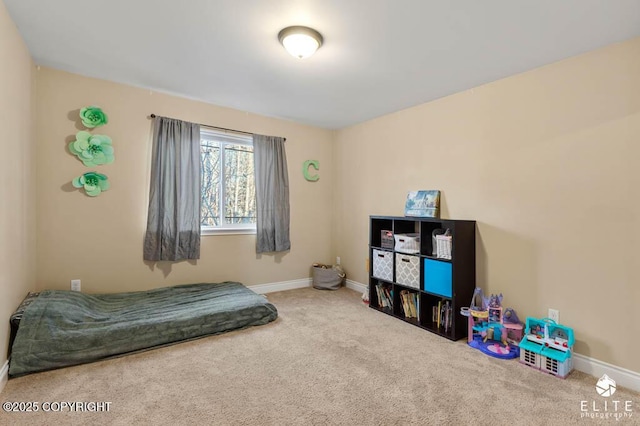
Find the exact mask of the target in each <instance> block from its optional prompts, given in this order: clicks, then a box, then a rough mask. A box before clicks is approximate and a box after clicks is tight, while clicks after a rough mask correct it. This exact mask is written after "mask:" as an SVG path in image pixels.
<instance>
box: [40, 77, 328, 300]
mask: <svg viewBox="0 0 640 426" xmlns="http://www.w3.org/2000/svg"><path fill="white" fill-rule="evenodd" d="M37 88H38V100H37V141H38V142H37V143H38V151H37V167H38V190H37V194H38V215H37V235H38V257H37V259H38V275H37V278H38V288H40V289H44V288H49V289H69V281H70V280H71V279H73V278H79V279H81V280H82V290H83V291H84V292H87V293H96V292H119V291H136V290H143V289H149V288H154V287H161V286H166V285H172V284H179V283H193V282H219V281H224V280H234V281H240V282H243V283H245V284H246V285H249V286H250V285H254V284H261V283H273V282H281V281H288V280H294V279H302V278H308V277H309V270H310V266H311V264H312V263H313V262H329V261H330V250H331V248H330V247H331V246H330V238H331V235H330V232H329V231H328V230H329V229H330V222H331V208H332V188H333V184H332V180H331V179H332V170H331V167H332V166H331V161H330V160H331V156H332V144H331V142H332V133H331V132H330V131H328V130H323V129H318V128H313V127H309V126H304V125H300V124H296V123H293V122H289V121H283V120H277V119H272V118H267V117H263V116H258V115H254V114H249V113H245V112H241V111H237V110H232V109H228V108H222V107H217V106H213V105H209V104H205V103H201V102H196V101H192V100H187V99H183V98H178V97H174V96H169V95H165V94H159V93H155V92H153V93H152V92H150V91H149V90H144V89H139V88H134V87H130V86H125V85H121V84H116V83H111V82H107V81H104V80H97V79H92V78H87V77H81V76H78V75H74V74H69V73H65V72H61V71H56V70H52V69H47V68H42V69H41V70H40V71H39V72H38V73H37ZM87 105H98V106H100V107H102V108H103V109H104V111H105V112H106V113H107V114H108V115H109V124H107V125H106V126H103V127H100V128H98V129H97V130H95V131H94V133H101V134H106V135H108V136H110V137H111V138H112V139H113V146H114V148H115V162H114V163H112V164H109V165H103V166H99V167H97V168H95V170H98V171H100V172H103V173H105V174H107V175H108V177H109V180H110V182H111V189H110V190H109V191H107V192H105V193H103V194H101V195H100V196H99V197H96V198H90V197H87V196H85V195H84V194H83V193H81V192H79V191H78V190H75V189H74V188H73V187H72V186H71V185H70V182H71V180H72V179H73V178H74V177H75V176H79V175H80V174H82V173H84V172H86V171H88V170H90V169H88V168H86V167H85V166H84V165H83V164H82V163H81V162H80V161H79V160H78V159H77V158H75V157H74V156H72V155H71V154H69V153H68V152H67V151H66V148H65V147H66V145H67V144H68V142H69V141H70V140H74V139H75V138H74V135H75V133H76V132H77V131H78V129H79V128H81V127H77V126H78V124H77V120H76V117H77V114H78V110H79V108H81V107H84V106H87ZM151 113H155V114H158V115H164V116H168V117H174V118H179V119H184V120H188V121H194V122H199V123H205V124H211V125H216V126H221V127H226V128H232V129H239V130H244V131H249V132H255V133H261V134H268V135H278V136H284V137H286V138H287V142H286V150H287V160H288V166H289V178H290V198H291V246H292V249H291V251H290V252H288V253H286V254H284V255H276V256H274V255H261V256H257V255H256V253H255V235H230V236H203V238H202V243H201V258H200V260H199V261H197V262H180V263H175V264H170V263H165V262H163V265H162V266H160V267H158V266H153V265H152V264H150V263H145V262H144V261H143V260H142V244H143V238H144V232H145V227H146V220H147V205H148V193H149V173H150V155H151V141H150V129H151V121H150V120H149V119H148V118H147V117H148V116H149V115H150V114H151ZM308 159H315V160H319V161H320V165H321V170H320V180H319V181H318V182H315V183H310V182H307V181H306V180H304V178H303V176H302V163H303V162H304V161H305V160H308Z"/></svg>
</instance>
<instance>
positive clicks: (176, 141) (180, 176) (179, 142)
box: [144, 117, 200, 261]
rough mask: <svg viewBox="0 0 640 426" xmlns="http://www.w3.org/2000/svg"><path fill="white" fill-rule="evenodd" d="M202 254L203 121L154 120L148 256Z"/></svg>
mask: <svg viewBox="0 0 640 426" xmlns="http://www.w3.org/2000/svg"><path fill="white" fill-rule="evenodd" d="M199 258H200V125H198V124H194V123H187V122H184V121H180V120H175V119H172V118H166V117H156V118H154V121H153V154H152V163H151V189H150V191H149V214H148V216H147V233H146V235H145V238H144V259H145V260H172V261H178V260H185V259H199Z"/></svg>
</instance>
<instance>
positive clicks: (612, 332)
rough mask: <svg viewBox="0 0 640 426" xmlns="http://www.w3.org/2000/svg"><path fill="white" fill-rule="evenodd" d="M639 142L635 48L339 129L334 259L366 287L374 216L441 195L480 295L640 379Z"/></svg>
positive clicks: (634, 43)
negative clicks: (570, 336) (472, 261)
mask: <svg viewBox="0 0 640 426" xmlns="http://www.w3.org/2000/svg"><path fill="white" fill-rule="evenodd" d="M425 78H427V77H425ZM639 140H640V38H636V39H634V40H631V41H629V42H626V43H622V44H618V45H613V46H610V47H607V48H604V49H600V50H597V51H593V52H591V53H587V54H585V55H582V56H579V57H575V58H571V59H569V60H565V61H563V62H560V63H556V64H552V65H549V66H546V67H543V68H540V69H536V70H534V71H531V72H527V73H524V74H521V75H517V76H514V77H510V78H507V79H504V80H500V81H497V82H495V83H492V84H488V85H485V86H482V87H478V88H475V89H473V90H469V91H466V92H464V93H459V94H456V95H453V96H449V97H447V98H443V99H440V100H437V101H434V102H430V103H427V104H423V105H420V106H417V107H414V108H411V109H407V110H404V111H400V112H397V113H394V114H390V115H386V116H384V117H381V118H378V119H375V120H372V121H369V122H366V123H363V124H360V125H356V126H353V127H350V128H347V129H344V130H341V131H339V132H338V133H337V136H336V144H335V147H336V148H335V151H334V171H335V174H336V176H335V181H334V182H335V186H334V189H335V195H334V198H335V203H336V206H335V211H334V221H335V222H334V225H335V226H334V234H333V235H334V246H335V247H334V250H335V254H336V255H339V256H341V257H342V261H343V264H344V265H345V268H346V270H347V271H350V277H351V278H352V279H354V280H356V281H359V282H362V283H368V278H367V274H366V271H365V259H366V257H367V244H368V216H369V215H370V214H388V215H402V214H403V206H404V204H403V203H404V199H405V197H406V192H407V191H408V190H412V189H440V190H442V191H443V217H449V218H455V219H475V220H476V221H477V260H478V269H477V278H478V284H479V285H480V286H481V287H482V288H483V289H484V290H485V291H486V292H493V293H498V292H502V293H503V294H504V296H505V298H504V304H505V305H506V306H508V307H514V308H515V309H516V310H517V312H518V314H519V315H520V316H521V318H524V317H526V316H535V317H543V316H546V313H547V309H548V308H549V307H552V308H556V309H559V311H560V321H561V322H562V323H564V324H566V325H569V326H572V327H573V328H574V330H575V332H576V336H577V344H576V346H575V349H576V352H578V353H581V354H584V355H586V356H590V357H594V358H597V359H600V360H603V361H605V362H609V363H612V364H615V365H618V366H622V367H625V368H628V369H631V370H633V371H640V357H639V356H638V354H639V353H640V343H639V342H638V338H637V336H639V335H640V325H639V324H640V322H639V321H638V320H637V316H636V315H637V313H638V307H639V306H640V290H639V288H640V274H639V273H638V267H637V264H636V262H637V259H638V247H639V243H640V241H639V236H640V222H639V219H638V213H639V207H640V197H638V188H640V185H639V183H640V177H639V176H640V173H639V172H638V161H639V160H640V143H639Z"/></svg>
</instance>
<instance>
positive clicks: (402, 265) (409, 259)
mask: <svg viewBox="0 0 640 426" xmlns="http://www.w3.org/2000/svg"><path fill="white" fill-rule="evenodd" d="M396 282H397V283H398V284H402V285H405V286H407V287H411V288H415V289H419V288H420V257H418V256H409V255H406V254H400V253H396Z"/></svg>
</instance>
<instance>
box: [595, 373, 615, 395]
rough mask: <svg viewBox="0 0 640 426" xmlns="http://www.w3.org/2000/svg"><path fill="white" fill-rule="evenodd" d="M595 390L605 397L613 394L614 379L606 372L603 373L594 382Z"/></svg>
mask: <svg viewBox="0 0 640 426" xmlns="http://www.w3.org/2000/svg"><path fill="white" fill-rule="evenodd" d="M596 392H598V395H600V396H604V397H607V398H608V397H610V396H613V394H614V393H616V381H615V380H613V379H612V378H611V377H609V376H607V375H606V374H605V375H603V376H602V377H600V380H598V383H596Z"/></svg>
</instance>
